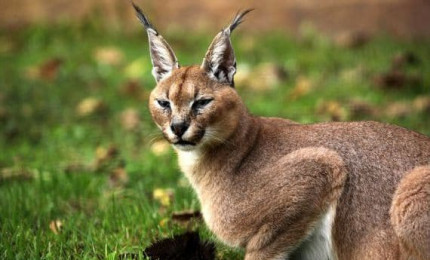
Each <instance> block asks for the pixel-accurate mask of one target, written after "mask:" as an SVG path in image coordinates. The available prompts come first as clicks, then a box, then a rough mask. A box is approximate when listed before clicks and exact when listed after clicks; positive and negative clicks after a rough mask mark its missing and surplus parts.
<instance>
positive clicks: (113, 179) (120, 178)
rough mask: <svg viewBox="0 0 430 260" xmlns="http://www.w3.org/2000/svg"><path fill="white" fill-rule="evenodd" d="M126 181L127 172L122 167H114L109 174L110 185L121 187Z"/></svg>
mask: <svg viewBox="0 0 430 260" xmlns="http://www.w3.org/2000/svg"><path fill="white" fill-rule="evenodd" d="M127 183H128V174H127V172H126V171H125V169H124V168H123V167H118V168H116V169H114V170H113V171H112V172H111V174H110V176H109V184H110V186H111V187H121V186H124V185H125V184H127Z"/></svg>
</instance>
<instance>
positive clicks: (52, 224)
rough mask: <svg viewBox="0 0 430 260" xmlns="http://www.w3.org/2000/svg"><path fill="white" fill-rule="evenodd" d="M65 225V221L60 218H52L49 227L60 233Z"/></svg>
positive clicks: (55, 232) (56, 233)
mask: <svg viewBox="0 0 430 260" xmlns="http://www.w3.org/2000/svg"><path fill="white" fill-rule="evenodd" d="M62 226H63V222H62V221H61V220H59V219H56V220H52V221H51V222H50V223H49V229H50V230H51V231H52V232H53V233H54V234H55V235H58V234H59V233H60V232H61V228H62Z"/></svg>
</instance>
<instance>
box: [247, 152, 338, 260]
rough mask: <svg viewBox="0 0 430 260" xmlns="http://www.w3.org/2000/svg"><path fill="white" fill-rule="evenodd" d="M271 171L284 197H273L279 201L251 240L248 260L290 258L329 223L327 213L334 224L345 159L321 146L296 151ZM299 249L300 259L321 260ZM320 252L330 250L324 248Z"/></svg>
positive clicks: (326, 253)
mask: <svg viewBox="0 0 430 260" xmlns="http://www.w3.org/2000/svg"><path fill="white" fill-rule="evenodd" d="M271 171H273V172H276V173H278V174H281V175H282V177H283V178H282V180H283V183H282V189H280V190H278V191H277V192H280V193H281V194H277V195H274V197H273V199H275V200H277V201H280V202H279V203H278V204H279V205H276V206H274V208H273V209H270V212H269V213H268V216H269V217H268V218H267V219H268V221H267V222H266V223H264V224H263V225H262V226H261V227H260V228H259V231H258V232H256V234H254V236H253V237H252V238H251V239H250V240H249V241H248V243H247V245H246V256H245V259H246V260H270V259H273V260H275V259H288V257H289V255H290V254H291V253H292V252H293V251H294V250H296V249H297V248H299V247H300V245H301V243H302V242H303V241H304V239H306V238H309V236H311V235H312V232H318V230H316V229H318V228H320V226H321V224H322V223H323V222H324V221H327V220H326V217H327V214H331V215H330V217H331V219H330V220H329V221H331V222H332V221H333V218H334V214H333V212H334V210H335V208H336V204H337V200H338V199H339V197H340V195H341V192H342V189H343V185H344V182H345V179H346V171H345V167H344V164H343V161H342V159H341V158H340V157H339V155H338V154H337V153H336V152H334V151H332V150H329V149H326V148H322V147H310V148H303V149H300V150H297V151H294V152H292V153H290V154H288V155H286V156H285V157H283V158H282V159H281V160H279V161H278V163H277V164H276V165H274V166H272V169H271ZM268 199H270V198H268ZM270 216H274V217H273V218H271V217H270ZM328 224H330V227H326V226H324V228H331V223H328ZM323 225H325V224H324V223H323ZM330 233H331V231H330ZM328 239H330V238H328ZM323 242H324V241H322V242H321V241H316V242H315V243H323ZM326 242H327V243H329V242H330V243H331V241H326ZM307 243H308V242H307ZM315 246H316V247H317V246H319V245H315ZM314 248H315V247H314ZM300 250H303V251H304V252H300V253H301V254H300V255H301V258H305V259H312V258H314V257H318V256H316V255H315V252H306V250H308V249H307V248H306V247H301V248H300ZM321 250H330V249H329V248H327V249H324V248H323V247H322V249H321ZM316 253H317V254H322V255H324V254H325V255H329V254H331V252H316Z"/></svg>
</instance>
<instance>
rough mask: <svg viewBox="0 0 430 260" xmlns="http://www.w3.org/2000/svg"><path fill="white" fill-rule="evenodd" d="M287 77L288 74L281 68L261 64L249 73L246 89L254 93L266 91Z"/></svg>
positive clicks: (272, 64) (271, 64)
mask: <svg viewBox="0 0 430 260" xmlns="http://www.w3.org/2000/svg"><path fill="white" fill-rule="evenodd" d="M287 76H288V73H287V71H286V69H285V68H284V67H283V66H281V65H278V64H274V63H263V64H261V65H259V66H258V67H256V68H255V69H254V71H253V72H252V73H250V75H249V81H248V83H247V87H249V88H251V89H253V90H256V91H266V90H269V89H272V88H273V87H274V86H276V85H278V84H280V83H281V82H283V81H284V80H285V79H286V78H287Z"/></svg>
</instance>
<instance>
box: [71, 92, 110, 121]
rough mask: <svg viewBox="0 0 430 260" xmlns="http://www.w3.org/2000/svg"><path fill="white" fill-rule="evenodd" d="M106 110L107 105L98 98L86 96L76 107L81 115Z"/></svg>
mask: <svg viewBox="0 0 430 260" xmlns="http://www.w3.org/2000/svg"><path fill="white" fill-rule="evenodd" d="M105 110H106V105H105V104H104V103H103V101H101V100H100V99H97V98H92V97H89V98H85V99H84V100H82V101H81V102H80V103H79V104H78V106H77V107H76V113H77V114H78V115H79V116H82V117H85V116H89V115H92V114H96V113H101V112H104V111H105Z"/></svg>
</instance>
